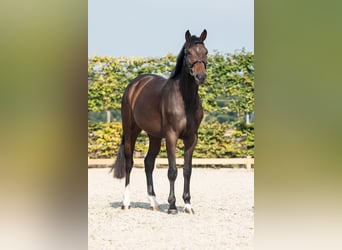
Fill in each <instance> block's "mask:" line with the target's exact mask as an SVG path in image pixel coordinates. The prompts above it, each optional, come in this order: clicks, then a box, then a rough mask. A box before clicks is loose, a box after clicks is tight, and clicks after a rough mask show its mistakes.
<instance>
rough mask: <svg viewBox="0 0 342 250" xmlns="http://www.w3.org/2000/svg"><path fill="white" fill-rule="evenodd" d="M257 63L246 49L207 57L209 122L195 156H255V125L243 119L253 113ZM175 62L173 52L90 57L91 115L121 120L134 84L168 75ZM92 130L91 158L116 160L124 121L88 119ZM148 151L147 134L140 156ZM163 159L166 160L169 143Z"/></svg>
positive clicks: (203, 88)
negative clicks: (142, 78) (125, 97)
mask: <svg viewBox="0 0 342 250" xmlns="http://www.w3.org/2000/svg"><path fill="white" fill-rule="evenodd" d="M253 63H254V55H253V53H251V52H246V51H244V50H242V51H237V52H236V53H234V54H220V53H214V54H213V55H210V56H208V66H207V81H206V84H204V85H202V86H201V87H200V88H199V95H200V98H201V101H202V105H203V108H204V110H205V119H204V122H202V124H201V126H200V128H199V131H198V143H197V147H196V149H195V152H194V157H199V158H211V157H214V158H222V157H244V156H246V155H251V156H253V155H254V124H249V125H246V124H245V121H244V119H245V115H246V114H251V113H253V111H254V65H253ZM175 64H176V56H174V55H171V54H167V55H166V56H165V57H162V58H113V57H105V56H104V57H98V56H95V57H92V58H89V59H88V117H90V118H92V117H94V118H96V119H97V120H101V119H102V120H104V119H105V118H104V117H105V113H103V112H104V111H111V114H112V115H116V116H117V115H118V114H119V111H118V109H120V106H121V98H122V95H123V92H124V89H125V88H126V86H127V85H128V83H129V81H130V80H132V79H133V78H135V77H136V76H138V75H140V74H144V73H153V74H158V75H162V76H165V77H168V76H169V75H170V73H171V71H172V69H173V68H174V66H175ZM94 112H95V113H94ZM96 112H98V114H96ZM88 119H89V118H88ZM116 120H117V121H119V120H120V119H116ZM88 131H89V133H88V155H89V157H90V158H113V157H115V155H116V153H117V150H118V147H119V144H120V142H121V133H122V131H121V123H119V122H111V123H102V122H100V123H93V122H91V121H89V122H88ZM147 150H148V137H147V135H146V133H144V132H143V133H142V134H141V136H139V138H138V141H137V143H136V149H135V152H136V156H138V157H139V156H140V157H143V156H144V155H145V154H146V152H147ZM159 155H160V156H161V157H166V149H165V141H163V142H162V147H161V152H160V154H159ZM182 156H183V143H182V142H181V140H179V142H178V145H177V157H182Z"/></svg>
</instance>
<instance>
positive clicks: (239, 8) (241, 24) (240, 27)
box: [88, 0, 254, 57]
mask: <svg viewBox="0 0 342 250" xmlns="http://www.w3.org/2000/svg"><path fill="white" fill-rule="evenodd" d="M203 29H206V30H207V32H208V35H207V39H206V41H205V45H206V47H207V48H208V50H209V53H213V52H214V51H218V52H222V53H233V52H234V51H236V50H240V49H242V48H245V49H246V50H247V51H254V0H88V56H89V57H92V56H94V55H98V56H113V57H119V56H124V57H132V56H134V57H162V56H165V55H166V54H167V53H172V54H174V55H177V54H178V53H179V51H180V49H181V48H182V46H183V44H184V42H185V32H186V30H190V32H191V34H192V35H197V36H199V35H200V34H201V32H202V31H203Z"/></svg>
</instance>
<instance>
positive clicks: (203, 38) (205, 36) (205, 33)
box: [200, 29, 207, 42]
mask: <svg viewBox="0 0 342 250" xmlns="http://www.w3.org/2000/svg"><path fill="white" fill-rule="evenodd" d="M206 38H207V30H206V29H204V30H203V32H202V34H201V36H200V39H201V41H202V42H203V41H204V40H205V39H206Z"/></svg>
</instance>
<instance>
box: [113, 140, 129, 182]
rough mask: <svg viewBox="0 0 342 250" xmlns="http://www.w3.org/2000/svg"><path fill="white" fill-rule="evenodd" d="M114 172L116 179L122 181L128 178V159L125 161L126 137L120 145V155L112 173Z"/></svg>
mask: <svg viewBox="0 0 342 250" xmlns="http://www.w3.org/2000/svg"><path fill="white" fill-rule="evenodd" d="M113 170H114V178H118V179H122V178H124V177H125V176H126V159H125V146H124V137H122V141H121V144H120V148H119V151H118V154H117V156H116V160H115V162H114V164H113V167H112V168H111V170H110V172H112V171H113Z"/></svg>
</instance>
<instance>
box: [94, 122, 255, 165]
mask: <svg viewBox="0 0 342 250" xmlns="http://www.w3.org/2000/svg"><path fill="white" fill-rule="evenodd" d="M242 127H244V128H242ZM229 131H231V134H229V133H228V132H229ZM253 131H254V126H253V124H251V125H248V126H246V125H242V124H236V126H235V127H231V126H230V125H228V124H225V123H217V122H215V123H203V124H201V126H200V128H199V130H198V142H197V146H196V150H195V152H194V157H197V158H228V157H233V158H234V157H244V156H246V155H251V156H253V155H254V151H253V149H254V147H253V145H254V133H253ZM121 134H122V127H121V123H120V122H111V123H89V124H88V156H89V157H90V158H114V157H115V156H116V153H117V151H118V149H119V146H120V143H121ZM147 150H148V136H147V134H146V133H145V132H142V133H141V135H140V136H139V137H138V140H137V142H136V145H135V156H136V157H144V156H145V155H146V153H147ZM183 150H184V145H183V142H182V140H178V142H177V151H176V155H177V157H183V155H184V154H183ZM159 156H160V157H167V155H166V146H165V140H163V141H162V146H161V150H160V153H159Z"/></svg>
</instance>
